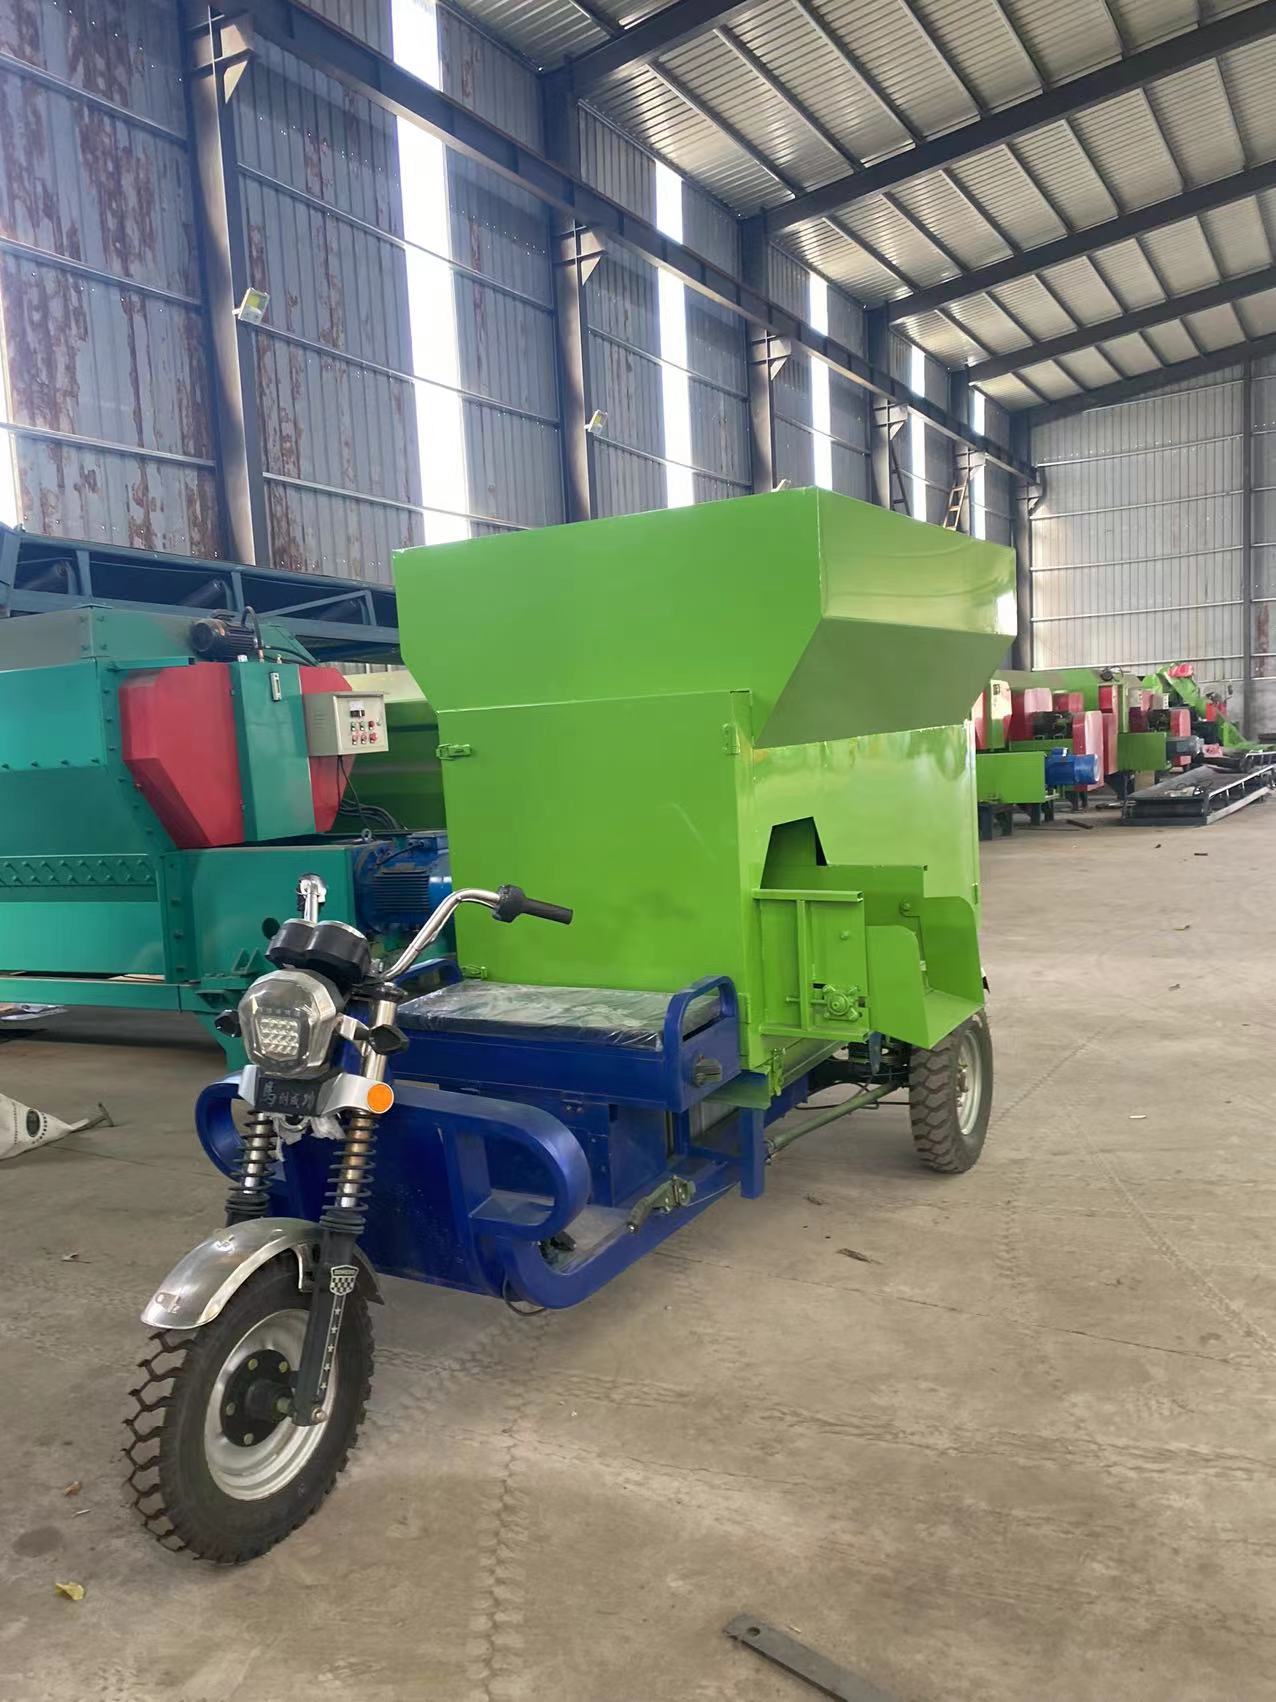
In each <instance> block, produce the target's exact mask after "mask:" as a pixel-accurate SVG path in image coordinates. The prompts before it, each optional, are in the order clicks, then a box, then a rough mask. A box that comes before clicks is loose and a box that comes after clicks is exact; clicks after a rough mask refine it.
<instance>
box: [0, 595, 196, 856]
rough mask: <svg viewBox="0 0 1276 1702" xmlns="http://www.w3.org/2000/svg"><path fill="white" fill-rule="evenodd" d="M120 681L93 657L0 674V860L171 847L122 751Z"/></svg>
mask: <svg viewBox="0 0 1276 1702" xmlns="http://www.w3.org/2000/svg"><path fill="white" fill-rule="evenodd" d="M39 619H40V617H37V616H25V617H23V619H22V621H20V622H14V623H12V624H15V625H23V626H26V625H30V626H37V625H38V621H39ZM4 624H6V623H3V622H0V626H3V625H4ZM119 682H120V676H119V674H118V672H117V670H116V669H115V667H114V666H113V665H112V664H111V663H109V662H99V661H95V660H92V659H88V660H85V661H81V662H70V663H65V664H61V665H58V666H53V667H49V668H47V669H41V670H40V671H39V672H34V673H33V672H31V671H30V670H27V669H21V668H17V669H9V670H7V671H4V672H0V857H30V856H39V857H50V856H69V857H77V856H78V857H83V856H106V857H117V856H127V855H130V854H138V853H152V852H162V851H165V850H167V849H168V848H169V846H170V844H171V841H170V840H169V838H168V835H167V834H166V833H165V832H164V830H163V829H162V828H161V827H160V825H159V823H158V822H157V821H156V819H155V817H154V816H153V815H152V813H151V811H150V809H149V808H148V807H147V806H146V804H145V803H144V802H143V800H142V798H141V796H140V794H139V793H138V792H137V789H136V787H135V786H134V783H133V777H132V775H131V774H130V773H129V772H128V770H127V768H126V767H125V766H124V763H123V760H122V758H121V755H120V731H119V709H118V691H119Z"/></svg>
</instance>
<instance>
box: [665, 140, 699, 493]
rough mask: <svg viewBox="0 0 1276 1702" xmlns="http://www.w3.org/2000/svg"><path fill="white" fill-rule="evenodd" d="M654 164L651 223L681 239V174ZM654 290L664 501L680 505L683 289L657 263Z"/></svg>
mask: <svg viewBox="0 0 1276 1702" xmlns="http://www.w3.org/2000/svg"><path fill="white" fill-rule="evenodd" d="M655 165H656V225H657V227H658V228H659V229H660V230H661V231H663V232H664V234H665V235H666V236H669V237H672V238H673V240H674V241H675V242H681V241H682V179H681V178H680V177H679V176H678V173H677V172H676V171H670V169H669V167H668V166H667V165H662V164H661V163H660V161H659V160H657V161H656V162H655ZM656 277H657V288H658V289H659V292H660V358H661V360H662V361H663V362H664V365H663V366H662V367H661V369H660V403H661V410H662V413H663V415H664V428H665V507H666V508H686V507H687V506H688V505H689V504H690V503H693V502H694V501H695V500H696V490H695V479H694V477H693V475H692V471H691V381H690V378H689V376H688V372H687V290H686V286H685V284H683V283H682V281H681V280H680V279H678V278H675V277H674V275H673V273H672V272H667V271H665V269H664V268H663V267H661V268H660V270H659V272H658V273H657V274H656Z"/></svg>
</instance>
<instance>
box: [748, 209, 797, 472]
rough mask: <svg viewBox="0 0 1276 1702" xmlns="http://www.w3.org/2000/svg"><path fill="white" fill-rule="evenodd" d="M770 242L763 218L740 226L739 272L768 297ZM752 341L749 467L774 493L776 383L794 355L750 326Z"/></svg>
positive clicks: (770, 335) (782, 342)
mask: <svg viewBox="0 0 1276 1702" xmlns="http://www.w3.org/2000/svg"><path fill="white" fill-rule="evenodd" d="M768 246H769V245H768V243H767V239H766V232H765V231H764V230H763V229H762V221H761V219H748V220H746V221H745V222H744V223H743V224H742V225H741V227H740V261H741V265H740V271H741V275H742V277H743V278H744V281H745V283H746V284H747V285H748V286H749V288H750V289H754V290H757V291H758V293H759V294H760V295H765V294H766V292H767V289H768V286H769V283H770V279H769V276H768V271H769V267H768ZM748 338H749V357H748V359H749V465H750V468H751V482H752V486H753V489H754V490H755V491H759V492H761V491H770V490H774V489H775V487H776V484H777V482H778V475H777V470H776V444H775V380H776V379H777V378H778V377H779V375H780V371H781V369H782V368H783V366H784V363H785V361H787V360H788V359H789V358H790V356H791V355H792V352H793V345H792V343H791V342H790V341H789V340H788V338H786V337H776V336H775V335H774V334H773V333H772V332H771V331H769V330H766V329H764V328H761V327H755V326H750V327H749V331H748Z"/></svg>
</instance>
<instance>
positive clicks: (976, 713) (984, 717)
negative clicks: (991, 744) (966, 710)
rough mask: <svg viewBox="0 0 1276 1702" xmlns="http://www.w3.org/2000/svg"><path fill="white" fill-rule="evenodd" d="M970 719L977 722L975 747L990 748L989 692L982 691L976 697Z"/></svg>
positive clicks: (984, 749)
mask: <svg viewBox="0 0 1276 1702" xmlns="http://www.w3.org/2000/svg"><path fill="white" fill-rule="evenodd" d="M970 719H971V720H972V721H973V722H974V723H975V749H976V750H977V751H986V750H987V749H988V693H987V692H986V691H981V692H980V694H979V696H978V697H977V698H976V699H975V707H974V708H973V709H972V710H971V712H970Z"/></svg>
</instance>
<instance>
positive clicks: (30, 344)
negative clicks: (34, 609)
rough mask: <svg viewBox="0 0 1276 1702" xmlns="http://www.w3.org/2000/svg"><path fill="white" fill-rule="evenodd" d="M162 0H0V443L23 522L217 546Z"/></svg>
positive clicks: (123, 540)
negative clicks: (0, 350)
mask: <svg viewBox="0 0 1276 1702" xmlns="http://www.w3.org/2000/svg"><path fill="white" fill-rule="evenodd" d="M180 48H181V43H180V39H179V34H178V28H177V17H176V9H175V7H174V6H172V5H171V4H169V3H168V0H60V3H58V4H52V3H41V0H0V324H2V327H3V360H2V365H3V371H4V376H5V379H6V382H5V385H4V387H3V390H2V391H0V427H2V428H3V430H2V431H0V439H2V440H0V455H4V456H5V457H11V458H12V461H13V464H14V474H15V487H16V489H15V496H16V502H15V509H16V512H15V513H14V514H12V515H6V516H5V518H11V519H16V520H17V521H18V522H20V523H21V524H23V525H25V526H27V527H28V528H30V529H31V530H33V531H40V532H47V533H52V534H56V535H60V536H67V537H76V538H87V539H90V540H94V541H100V542H103V543H109V544H112V545H130V546H134V547H139V548H143V549H155V550H170V551H175V552H179V553H190V554H193V555H198V556H206V557H212V556H217V555H218V554H219V553H220V551H221V544H222V533H221V523H220V516H219V513H218V503H217V487H216V478H215V461H214V455H215V444H214V436H213V428H212V423H211V407H212V404H211V388H210V375H209V362H208V339H207V324H206V320H205V316H204V312H203V306H202V291H201V286H200V278H199V271H198V265H197V261H196V240H195V229H194V211H193V201H192V188H191V167H190V156H189V149H188V145H187V135H186V111H185V96H184V91H183V86H182V82H181V75H180Z"/></svg>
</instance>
